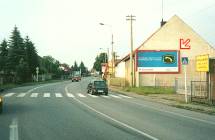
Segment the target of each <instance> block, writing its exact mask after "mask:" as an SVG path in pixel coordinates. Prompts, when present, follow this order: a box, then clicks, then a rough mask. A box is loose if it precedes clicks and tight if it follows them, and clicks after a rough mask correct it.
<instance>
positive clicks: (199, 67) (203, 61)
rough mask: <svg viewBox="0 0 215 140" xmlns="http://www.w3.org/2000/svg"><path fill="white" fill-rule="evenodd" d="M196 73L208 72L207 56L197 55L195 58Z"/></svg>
mask: <svg viewBox="0 0 215 140" xmlns="http://www.w3.org/2000/svg"><path fill="white" fill-rule="evenodd" d="M196 71H197V72H208V71H209V55H208V54H205V55H198V56H196Z"/></svg>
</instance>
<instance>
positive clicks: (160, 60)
mask: <svg viewBox="0 0 215 140" xmlns="http://www.w3.org/2000/svg"><path fill="white" fill-rule="evenodd" d="M137 71H139V72H145V73H178V72H179V52H178V51H170V50H161V51H154V50H152V51H151V50H149V51H148V50H146V51H138V52H137Z"/></svg>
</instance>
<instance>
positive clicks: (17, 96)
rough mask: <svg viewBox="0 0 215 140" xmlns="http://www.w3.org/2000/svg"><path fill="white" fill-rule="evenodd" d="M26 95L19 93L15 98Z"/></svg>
mask: <svg viewBox="0 0 215 140" xmlns="http://www.w3.org/2000/svg"><path fill="white" fill-rule="evenodd" d="M26 94H27V93H20V94H19V95H17V96H16V97H24V96H25V95H26Z"/></svg>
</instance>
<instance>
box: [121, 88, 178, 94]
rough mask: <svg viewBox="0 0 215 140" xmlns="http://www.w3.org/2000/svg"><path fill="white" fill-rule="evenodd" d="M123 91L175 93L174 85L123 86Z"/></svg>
mask: <svg viewBox="0 0 215 140" xmlns="http://www.w3.org/2000/svg"><path fill="white" fill-rule="evenodd" d="M123 91H126V92H134V93H137V94H139V95H148V94H173V93H175V90H174V88H172V87H125V88H123Z"/></svg>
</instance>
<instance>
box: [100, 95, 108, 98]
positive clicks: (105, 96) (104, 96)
mask: <svg viewBox="0 0 215 140" xmlns="http://www.w3.org/2000/svg"><path fill="white" fill-rule="evenodd" d="M101 97H103V98H110V97H109V96H107V95H101Z"/></svg>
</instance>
